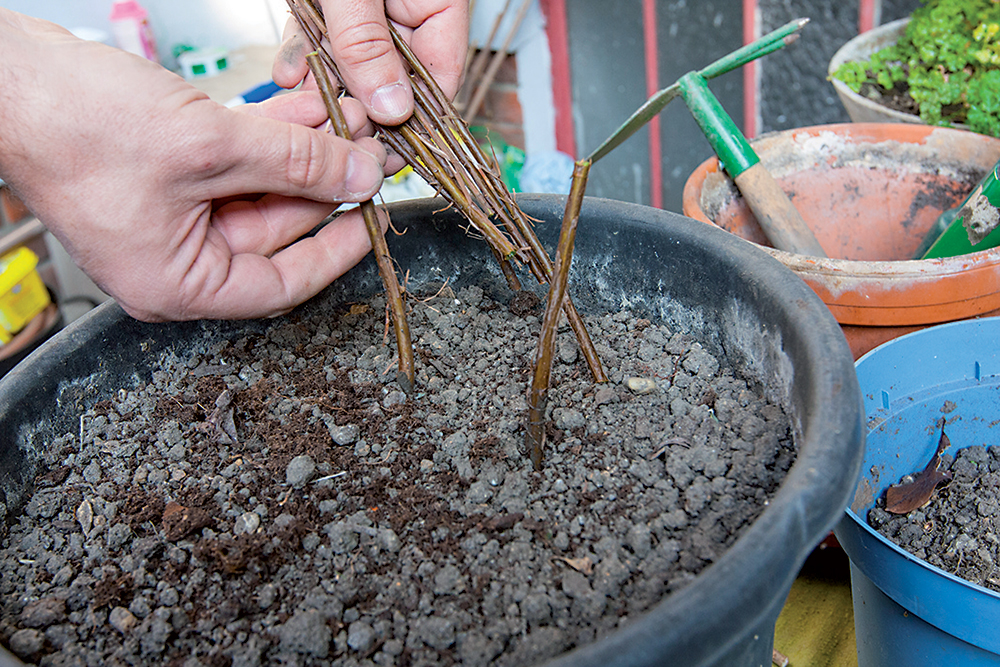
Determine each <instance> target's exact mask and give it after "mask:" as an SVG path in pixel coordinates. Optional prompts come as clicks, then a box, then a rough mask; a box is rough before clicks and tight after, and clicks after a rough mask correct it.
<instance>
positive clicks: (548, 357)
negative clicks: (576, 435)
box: [525, 160, 590, 470]
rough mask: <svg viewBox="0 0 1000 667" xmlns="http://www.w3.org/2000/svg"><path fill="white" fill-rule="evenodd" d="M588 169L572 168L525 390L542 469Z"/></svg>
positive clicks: (535, 460)
mask: <svg viewBox="0 0 1000 667" xmlns="http://www.w3.org/2000/svg"><path fill="white" fill-rule="evenodd" d="M589 173H590V161H589V160H579V161H577V163H576V166H575V167H574V168H573V185H572V187H571V189H570V193H569V198H567V200H566V211H565V213H564V214H563V221H562V229H561V230H560V233H559V246H558V248H557V249H556V267H555V272H554V273H553V275H552V281H551V283H550V284H549V296H548V300H547V301H546V303H545V314H544V315H543V316H542V330H541V332H540V333H539V335H538V349H537V350H536V351H535V374H534V378H533V379H532V382H531V389H530V391H529V392H528V424H527V428H526V429H525V440H526V444H527V446H528V450H529V451H530V452H531V462H532V464H533V465H534V466H535V470H541V469H542V456H543V453H544V449H545V406H546V403H547V402H548V393H549V381H550V379H551V376H552V357H553V356H554V354H555V343H556V329H557V327H558V325H559V315H560V314H561V313H562V311H563V299H564V298H565V296H566V286H567V285H568V284H569V267H570V265H571V264H572V261H573V244H574V243H575V242H576V227H577V224H578V223H579V222H580V208H581V207H582V205H583V193H584V192H585V191H586V189H587V176H588V175H589Z"/></svg>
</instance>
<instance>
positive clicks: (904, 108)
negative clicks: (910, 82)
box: [859, 83, 920, 116]
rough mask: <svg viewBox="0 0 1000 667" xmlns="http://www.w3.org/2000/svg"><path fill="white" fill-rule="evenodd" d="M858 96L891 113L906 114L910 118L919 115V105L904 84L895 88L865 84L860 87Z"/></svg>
mask: <svg viewBox="0 0 1000 667" xmlns="http://www.w3.org/2000/svg"><path fill="white" fill-rule="evenodd" d="M859 94H860V95H861V96H862V97H867V98H868V99H870V100H872V101H873V102H877V103H878V104H881V105H882V106H884V107H886V108H888V109H892V110H893V111H899V112H902V113H908V114H910V115H911V116H919V115H920V105H919V104H918V103H917V101H916V100H915V99H913V97H912V96H911V95H910V93H909V89H908V88H907V87H906V85H905V84H900V85H899V86H898V87H895V88H885V87H884V86H880V85H878V84H872V83H865V84H862V85H861V92H860V93H859Z"/></svg>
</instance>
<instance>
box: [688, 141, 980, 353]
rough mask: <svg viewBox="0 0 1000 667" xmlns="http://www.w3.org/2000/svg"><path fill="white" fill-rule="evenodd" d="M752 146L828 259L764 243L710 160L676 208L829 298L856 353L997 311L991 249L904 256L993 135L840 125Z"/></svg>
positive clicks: (973, 171)
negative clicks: (748, 245) (750, 245)
mask: <svg viewBox="0 0 1000 667" xmlns="http://www.w3.org/2000/svg"><path fill="white" fill-rule="evenodd" d="M751 144H752V146H753V147H754V149H755V150H756V151H757V153H758V155H759V156H760V158H761V161H762V162H763V163H764V165H765V166H766V167H767V168H768V170H769V171H771V173H772V174H773V175H774V176H775V178H776V180H777V181H778V183H779V184H780V185H781V186H782V188H783V189H784V190H785V191H786V192H787V193H788V195H789V197H790V198H791V200H792V203H793V204H795V206H796V208H798V210H799V211H800V212H801V214H802V217H803V218H804V219H805V221H806V223H808V224H809V226H810V227H811V228H812V230H813V232H814V233H815V234H816V236H817V238H818V239H819V241H820V244H821V245H822V246H823V248H824V249H825V251H826V253H827V255H829V258H817V257H809V256H805V255H798V254H792V253H787V252H782V251H780V250H775V249H773V248H771V247H769V246H768V244H767V240H766V238H765V236H764V234H763V232H762V231H761V229H760V226H759V225H758V224H757V221H756V219H755V218H754V217H753V214H752V213H751V212H750V211H749V209H748V208H747V206H746V204H745V203H744V202H743V199H742V197H741V196H740V195H739V192H738V191H737V190H736V187H735V185H734V184H733V182H732V180H731V179H730V178H729V177H728V176H726V175H725V174H724V173H721V172H720V171H719V164H718V161H717V160H716V159H715V158H712V159H709V160H706V161H705V162H704V163H702V164H701V165H700V166H699V167H698V168H697V169H696V170H695V171H694V173H693V174H692V175H691V176H690V177H689V179H688V181H687V183H686V184H685V187H684V214H685V215H687V216H689V217H692V218H695V219H697V220H701V221H702V222H707V223H713V224H715V225H718V226H719V227H722V228H723V229H726V230H727V231H730V232H732V233H734V234H736V235H738V236H740V237H742V238H744V239H747V240H749V241H752V242H754V243H756V244H759V245H762V246H765V248H764V249H765V250H766V251H767V252H769V253H771V255H772V256H774V257H776V258H777V259H778V260H780V261H781V262H782V263H784V264H785V265H786V266H788V267H789V268H791V269H792V270H793V271H794V272H795V273H796V274H797V275H798V276H799V277H800V278H802V279H803V280H805V282H806V283H808V284H809V286H810V287H812V289H813V290H814V291H815V292H816V293H817V294H818V295H819V296H820V298H821V299H822V300H823V302H824V303H826V305H827V307H828V308H829V309H830V310H831V311H832V312H833V315H834V317H836V319H837V321H838V322H839V323H840V324H841V328H842V329H843V331H844V334H845V335H846V336H847V340H848V343H849V344H850V346H851V351H852V352H853V353H854V356H855V358H858V357H860V356H861V355H862V354H864V353H865V352H867V351H868V350H871V349H872V348H874V347H876V346H877V345H879V344H881V343H883V342H886V341H888V340H891V339H893V338H895V337H897V336H900V335H902V334H904V333H908V332H910V331H915V330H917V329H921V328H924V327H926V326H928V325H932V324H938V323H942V322H949V321H953V320H960V319H966V318H970V317H976V316H980V315H986V314H996V313H1000V250H998V249H991V250H984V251H981V252H976V253H972V254H969V255H964V256H961V257H951V258H944V259H929V260H911V259H910V258H911V257H913V255H914V253H915V252H916V250H917V248H918V247H919V246H920V245H921V243H922V241H923V239H924V236H926V234H927V232H928V230H929V229H930V227H931V225H932V224H933V223H934V222H935V221H936V219H937V217H938V215H940V213H941V212H942V211H944V210H947V209H949V208H951V207H952V206H955V205H956V204H958V203H959V202H960V201H961V200H962V198H963V197H964V196H965V194H967V192H968V191H969V190H971V189H972V187H973V186H974V185H975V184H976V182H978V179H979V178H980V177H981V176H982V175H983V174H984V173H985V172H986V170H988V169H990V168H991V167H992V166H993V165H994V164H995V163H996V161H997V159H998V158H1000V139H995V138H992V137H986V136H983V135H980V134H975V133H972V132H968V131H964V130H955V129H948V128H934V127H930V126H927V125H904V124H888V123H874V124H868V123H848V124H840V125H825V126H823V125H821V126H815V127H807V128H800V129H796V130H788V131H785V132H780V133H775V134H771V135H766V136H764V137H761V138H760V139H757V140H755V141H753V142H751Z"/></svg>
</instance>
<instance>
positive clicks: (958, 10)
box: [833, 0, 1000, 137]
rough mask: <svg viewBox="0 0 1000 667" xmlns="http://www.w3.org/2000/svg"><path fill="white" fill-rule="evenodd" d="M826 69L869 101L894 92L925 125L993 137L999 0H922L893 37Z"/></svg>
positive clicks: (998, 131) (997, 106)
mask: <svg viewBox="0 0 1000 667" xmlns="http://www.w3.org/2000/svg"><path fill="white" fill-rule="evenodd" d="M833 77H834V78H836V79H839V80H840V81H843V82H844V83H845V84H847V86H848V87H849V88H851V90H853V91H854V92H856V93H858V94H859V95H863V96H866V97H869V98H871V99H874V100H875V101H885V100H888V99H892V98H901V99H903V100H905V101H907V102H908V104H905V105H897V107H899V106H904V107H905V106H909V107H911V108H912V110H913V111H914V112H915V113H917V114H918V115H919V116H920V118H921V120H923V121H924V122H925V123H927V124H929V125H943V126H952V125H964V126H965V127H967V128H969V129H971V130H972V131H974V132H979V133H981V134H988V135H990V136H994V137H1000V2H997V1H996V0H923V2H922V4H921V6H920V7H919V8H917V9H916V10H915V11H914V12H913V13H912V15H911V16H910V22H909V23H908V24H907V26H906V30H905V31H904V33H903V35H902V36H901V37H900V38H899V40H898V41H897V42H896V43H895V44H893V45H891V46H888V47H886V48H884V49H881V50H880V51H877V52H876V53H874V54H872V56H871V58H870V59H869V60H864V61H854V62H847V63H844V64H843V65H841V66H840V67H839V68H838V69H837V71H836V72H834V73H833Z"/></svg>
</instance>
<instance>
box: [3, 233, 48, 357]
mask: <svg viewBox="0 0 1000 667" xmlns="http://www.w3.org/2000/svg"><path fill="white" fill-rule="evenodd" d="M36 266H38V255H36V254H35V253H33V252H31V250H29V249H27V248H25V247H20V248H17V249H16V250H12V251H10V252H9V253H7V254H6V255H4V256H3V257H0V343H4V344H6V343H8V342H10V340H11V338H12V337H13V335H14V334H16V333H17V332H18V331H20V330H21V329H23V328H24V325H26V324H27V323H28V322H30V321H31V320H32V319H33V318H34V317H35V316H36V315H38V314H39V313H40V312H42V311H43V310H45V307H46V306H48V305H49V303H50V299H49V291H48V290H47V289H46V288H45V284H44V283H42V279H41V278H40V277H39V276H38V272H37V271H35V267H36Z"/></svg>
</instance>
